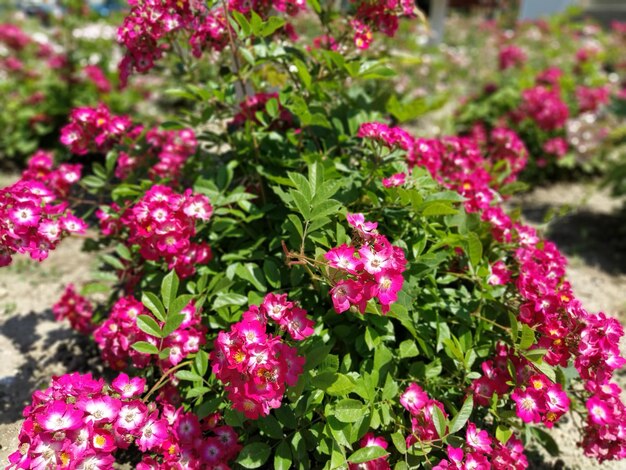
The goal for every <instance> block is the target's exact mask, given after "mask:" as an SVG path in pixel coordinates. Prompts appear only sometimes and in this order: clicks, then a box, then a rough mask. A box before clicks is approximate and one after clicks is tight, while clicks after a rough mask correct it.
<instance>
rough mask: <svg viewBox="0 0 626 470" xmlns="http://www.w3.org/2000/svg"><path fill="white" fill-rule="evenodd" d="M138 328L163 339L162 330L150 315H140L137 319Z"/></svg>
mask: <svg viewBox="0 0 626 470" xmlns="http://www.w3.org/2000/svg"><path fill="white" fill-rule="evenodd" d="M137 327H138V328H139V329H140V330H141V331H143V332H144V333H146V334H149V335H150V336H155V337H156V338H162V337H163V334H162V333H161V328H160V327H159V324H158V323H157V322H156V320H155V319H154V318H152V317H151V316H150V315H139V316H138V317H137Z"/></svg>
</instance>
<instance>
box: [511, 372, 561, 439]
mask: <svg viewBox="0 0 626 470" xmlns="http://www.w3.org/2000/svg"><path fill="white" fill-rule="evenodd" d="M527 383H528V385H527V386H523V387H520V388H517V389H515V390H514V391H513V393H512V394H511V398H512V399H513V401H515V405H516V408H517V409H516V411H517V416H519V417H520V418H521V419H522V421H524V422H525V423H543V424H545V425H546V426H547V427H549V428H551V427H552V426H553V425H554V423H555V422H556V421H558V420H559V419H560V418H561V417H562V416H563V415H564V414H565V413H567V411H568V410H569V404H570V401H569V398H568V396H567V394H566V393H565V392H564V391H563V388H562V387H561V385H560V384H555V383H551V382H550V381H549V380H548V378H547V377H546V376H545V375H543V374H536V375H533V376H531V377H530V378H528V381H527Z"/></svg>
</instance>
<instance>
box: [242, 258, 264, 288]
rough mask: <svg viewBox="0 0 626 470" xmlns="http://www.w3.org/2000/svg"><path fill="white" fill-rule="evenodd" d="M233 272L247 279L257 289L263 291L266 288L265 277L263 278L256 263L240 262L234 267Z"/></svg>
mask: <svg viewBox="0 0 626 470" xmlns="http://www.w3.org/2000/svg"><path fill="white" fill-rule="evenodd" d="M235 273H236V274H237V276H239V277H240V278H241V279H243V280H245V281H248V282H249V283H250V284H252V285H253V286H254V287H255V288H256V289H257V290H260V291H262V292H265V291H266V290H267V286H266V285H265V279H264V278H263V273H262V272H261V269H260V268H259V267H258V266H257V265H256V264H253V263H246V264H240V265H238V266H237V268H236V269H235Z"/></svg>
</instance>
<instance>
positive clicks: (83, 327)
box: [52, 284, 94, 335]
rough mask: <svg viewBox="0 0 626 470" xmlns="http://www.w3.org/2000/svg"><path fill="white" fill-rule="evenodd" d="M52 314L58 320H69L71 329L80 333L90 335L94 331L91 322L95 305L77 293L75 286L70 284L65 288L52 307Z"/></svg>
mask: <svg viewBox="0 0 626 470" xmlns="http://www.w3.org/2000/svg"><path fill="white" fill-rule="evenodd" d="M52 313H54V318H56V319H57V320H64V319H67V320H69V322H70V325H71V327H72V328H74V329H75V330H76V331H78V332H79V333H83V334H85V335H88V334H91V332H92V331H93V329H94V325H93V323H92V322H91V317H92V316H93V305H91V302H89V300H87V299H86V298H85V297H83V296H82V295H80V294H78V292H76V289H75V288H74V285H73V284H68V285H67V286H66V287H65V291H64V292H63V295H62V296H61V298H60V299H59V301H58V302H57V303H56V304H54V306H53V307H52Z"/></svg>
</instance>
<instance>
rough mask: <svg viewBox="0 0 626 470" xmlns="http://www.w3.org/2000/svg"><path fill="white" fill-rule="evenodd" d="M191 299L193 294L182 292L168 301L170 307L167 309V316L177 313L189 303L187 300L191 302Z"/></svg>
mask: <svg viewBox="0 0 626 470" xmlns="http://www.w3.org/2000/svg"><path fill="white" fill-rule="evenodd" d="M192 299H193V295H191V294H183V295H179V296H178V297H176V298H175V299H174V300H172V301H171V302H170V308H169V309H168V311H167V314H168V316H169V315H177V314H179V313H180V312H181V311H182V310H183V309H184V308H185V307H186V306H187V305H189V302H191V300H192Z"/></svg>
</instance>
